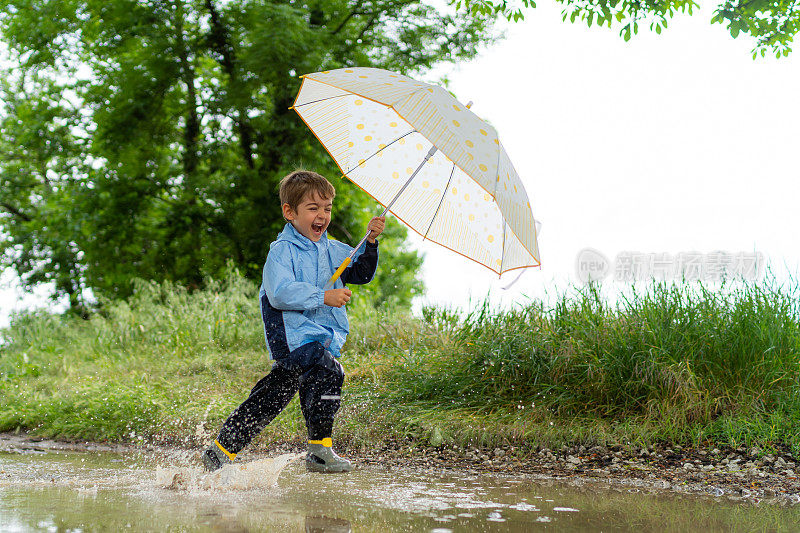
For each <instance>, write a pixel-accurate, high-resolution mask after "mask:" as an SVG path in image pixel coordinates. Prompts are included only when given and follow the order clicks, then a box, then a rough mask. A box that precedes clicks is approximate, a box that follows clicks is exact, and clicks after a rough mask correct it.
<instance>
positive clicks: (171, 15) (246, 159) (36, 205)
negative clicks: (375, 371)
mask: <svg viewBox="0 0 800 533" xmlns="http://www.w3.org/2000/svg"><path fill="white" fill-rule="evenodd" d="M0 13H2V14H0V38H1V39H2V40H3V41H4V43H5V44H6V45H7V46H8V54H9V58H10V60H11V62H12V63H15V64H17V65H18V66H17V67H15V68H13V69H8V68H7V69H5V72H4V73H3V80H2V83H0V95H2V107H0V187H1V189H0V190H1V191H2V196H1V197H0V235H4V236H5V240H4V241H3V243H2V244H0V255H1V256H2V257H1V258H0V266H2V267H4V268H5V267H11V268H13V269H15V270H16V272H17V273H18V274H19V275H20V277H21V279H22V281H23V283H24V284H25V285H26V286H27V287H32V286H33V285H35V284H37V283H40V282H44V281H50V282H54V284H55V288H56V296H61V295H68V296H69V300H70V303H71V305H72V307H73V308H82V307H83V305H84V304H85V302H84V297H85V291H84V290H85V289H86V288H90V289H92V291H93V292H94V293H95V294H96V295H103V296H105V297H110V298H115V297H125V296H127V295H129V294H130V292H131V290H132V287H131V283H130V282H131V280H132V278H135V277H138V278H145V279H154V280H171V281H175V282H179V283H182V284H184V285H186V286H189V287H194V286H199V285H200V284H201V283H202V281H203V279H204V277H205V276H212V277H215V276H219V275H222V273H223V272H224V271H225V268H226V264H227V263H228V261H229V260H232V261H233V262H234V264H235V265H236V266H237V267H239V269H240V270H241V271H243V272H244V273H245V274H246V275H247V276H248V277H250V278H252V279H260V275H261V267H262V265H263V262H264V258H265V256H266V252H267V244H268V243H269V242H270V241H271V240H273V239H274V237H275V235H276V234H277V233H278V231H279V230H280V228H281V227H282V226H283V224H284V221H283V219H282V217H281V214H280V206H279V205H278V202H277V199H276V198H277V196H276V193H277V182H278V180H279V179H280V178H281V177H282V176H284V175H285V174H287V173H288V172H290V171H291V170H293V169H294V168H296V167H297V166H299V165H302V166H305V167H306V168H311V169H314V170H317V171H319V172H322V173H323V174H325V175H326V176H329V177H331V178H332V179H331V181H333V182H334V185H335V186H336V188H337V192H338V194H337V199H336V202H335V206H334V210H335V212H334V222H333V223H332V226H331V228H330V233H331V234H332V235H333V236H334V237H336V238H338V239H340V240H343V241H345V242H353V241H354V240H357V238H358V237H359V236H360V234H361V233H362V231H363V227H364V225H365V224H366V221H367V220H368V219H369V217H370V216H372V215H373V214H374V213H375V211H376V206H375V205H374V203H373V202H372V201H371V200H369V199H368V198H367V197H366V195H364V194H363V193H361V192H360V191H359V190H358V189H357V188H356V187H355V186H353V185H351V184H350V183H349V182H347V181H345V180H343V179H341V178H339V175H340V174H339V171H338V169H336V167H335V166H334V164H333V162H332V160H331V159H330V158H329V157H328V156H327V154H326V153H325V152H324V150H323V148H322V147H321V146H320V144H319V143H318V142H317V141H316V139H315V138H314V137H313V135H311V134H310V132H309V131H308V130H307V128H306V127H305V125H304V124H303V123H302V121H301V120H299V119H298V117H296V116H295V113H294V111H291V110H290V109H289V108H290V106H291V105H292V102H293V98H294V95H295V93H296V92H297V90H298V88H299V79H298V74H302V73H306V72H314V71H319V70H323V69H333V68H339V67H344V66H353V65H358V66H376V67H382V68H387V69H391V70H395V71H399V72H404V73H422V72H425V71H426V70H428V69H430V68H431V67H433V66H434V65H436V64H438V63H441V62H446V61H456V60H459V59H465V58H469V57H472V56H474V55H475V54H476V53H477V49H478V46H479V45H480V44H482V43H487V42H491V41H492V40H493V39H494V36H493V34H492V20H493V17H492V16H491V15H484V14H477V15H470V14H467V13H463V12H462V13H457V12H453V13H442V12H440V11H438V10H437V9H435V8H433V7H431V6H429V5H426V4H424V3H422V2H421V1H420V0H313V1H311V2H307V3H300V2H296V1H295V0H285V1H284V0H230V1H226V2H221V1H219V0H0ZM404 231H405V230H402V229H400V228H398V229H397V230H393V231H392V232H391V235H390V236H389V237H388V238H387V239H385V240H386V241H387V244H392V243H394V246H386V247H383V248H382V254H383V255H382V257H383V259H384V263H383V264H384V265H388V268H384V269H381V274H380V276H382V277H383V278H384V279H383V281H381V279H379V283H378V284H377V285H378V286H380V287H384V288H386V290H389V289H390V288H392V286H393V283H392V282H391V281H390V280H388V279H386V277H387V276H391V277H392V278H399V279H403V280H405V284H404V285H402V286H400V287H398V288H397V289H392V290H394V291H395V293H394V294H393V295H389V294H377V295H375V298H376V299H377V300H386V299H389V297H390V296H392V299H394V300H395V301H398V302H399V303H406V304H407V303H408V302H409V301H410V298H411V297H412V296H413V294H414V292H415V291H418V290H419V289H420V287H421V284H420V282H419V280H418V279H417V278H416V277H415V274H414V272H416V270H417V269H418V267H419V266H420V263H421V259H420V258H419V257H418V256H417V255H416V254H413V253H412V254H409V253H407V252H404V251H403V250H402V242H403V240H404V237H405V233H404ZM392 269H394V270H395V272H394V273H393V274H392V273H391V270H392ZM409 273H410V275H409Z"/></svg>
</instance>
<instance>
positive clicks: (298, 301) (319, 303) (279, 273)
mask: <svg viewBox="0 0 800 533" xmlns="http://www.w3.org/2000/svg"><path fill="white" fill-rule="evenodd" d="M263 278H264V279H263V282H264V290H265V291H266V293H267V298H268V299H269V303H270V304H272V307H274V308H275V309H281V310H284V311H307V310H310V309H318V308H320V307H323V306H324V305H325V292H324V291H323V290H322V289H320V288H319V287H317V286H315V285H312V284H311V283H305V282H302V281H297V279H296V277H295V274H294V267H293V265H292V256H291V255H290V252H289V249H288V245H287V244H280V243H279V244H278V245H276V246H273V247H272V249H270V251H269V253H268V254H267V262H266V264H265V265H264V276H263Z"/></svg>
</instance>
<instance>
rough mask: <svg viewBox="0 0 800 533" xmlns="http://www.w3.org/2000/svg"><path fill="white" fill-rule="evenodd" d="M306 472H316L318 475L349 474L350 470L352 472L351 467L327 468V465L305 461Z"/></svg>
mask: <svg viewBox="0 0 800 533" xmlns="http://www.w3.org/2000/svg"><path fill="white" fill-rule="evenodd" d="M306 470H307V471H308V472H317V473H320V474H343V473H345V472H350V471H351V470H353V467H352V466H350V467H336V466H327V465H321V464H319V463H312V462H311V461H306Z"/></svg>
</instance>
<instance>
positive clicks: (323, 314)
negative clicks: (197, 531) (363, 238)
mask: <svg viewBox="0 0 800 533" xmlns="http://www.w3.org/2000/svg"><path fill="white" fill-rule="evenodd" d="M279 194H280V201H281V207H282V210H283V217H284V218H285V219H286V221H287V224H286V226H285V227H284V228H283V231H282V232H281V233H280V235H278V238H277V240H275V242H273V243H272V244H271V245H270V250H269V253H268V254H267V261H266V263H265V264H264V276H263V282H262V284H261V290H260V291H259V297H260V299H261V317H262V319H263V320H264V331H265V337H266V340H267V348H268V349H269V352H270V355H271V356H272V358H273V359H274V360H275V363H274V365H273V367H272V370H271V371H270V373H269V374H267V376H266V377H264V378H263V379H261V380H260V381H259V382H258V383H256V385H255V387H253V390H252V391H251V392H250V396H249V397H248V398H247V399H246V400H245V401H244V402H242V404H241V405H240V406H239V407H237V408H236V409H235V410H234V411H233V413H231V415H230V416H229V417H228V419H227V420H226V421H225V423H224V424H223V425H222V429H221V430H220V432H219V436H218V437H217V439H216V440H215V441H214V443H213V444H211V446H210V447H209V448H208V449H207V450H205V452H203V463H204V464H205V467H206V469H208V470H211V471H213V470H217V469H218V468H220V467H222V466H224V465H225V464H229V463H231V462H232V461H233V459H234V457H236V454H237V453H238V452H239V451H240V450H241V449H242V448H244V447H245V446H246V445H247V444H248V443H249V442H250V441H251V440H252V439H253V437H255V436H256V435H257V434H258V433H259V432H260V431H261V430H262V429H264V427H265V426H266V425H267V424H269V423H270V422H271V421H272V419H274V418H275V417H276V416H277V415H278V413H280V412H281V411H282V410H283V409H284V408H285V407H286V405H287V404H288V403H289V401H290V400H291V399H292V398H293V397H294V395H295V393H296V392H298V391H299V392H300V406H301V408H302V411H303V417H304V418H305V420H306V427H307V428H308V454H307V455H306V467H307V469H308V470H311V471H315V472H349V471H350V470H352V465H351V464H350V461H348V460H346V459H343V458H341V457H339V456H338V455H336V453H334V451H333V449H332V441H331V432H332V429H333V417H334V415H335V414H336V411H337V410H338V409H339V404H340V402H341V391H342V383H343V382H344V370H343V369H342V365H341V364H340V363H339V361H338V360H337V359H338V357H339V355H340V350H341V348H342V345H343V344H344V341H345V339H346V338H347V332H348V331H349V326H348V322H347V311H346V310H345V308H344V305H345V304H347V303H348V302H349V301H350V297H351V295H352V293H351V292H350V289H347V288H345V286H344V284H345V283H355V284H364V283H368V282H369V281H371V280H372V278H373V277H374V276H375V270H376V268H377V266H378V242H377V241H376V240H375V239H376V238H377V237H378V235H380V234H381V233H382V232H383V228H384V223H385V218H384V217H375V218H373V219H372V220H371V221H370V223H369V225H368V226H367V229H368V230H369V231H370V233H369V236H368V238H367V242H366V243H365V244H364V246H363V247H362V249H361V250H359V253H358V254H357V255H356V256H355V258H354V261H353V262H352V263H351V264H350V266H349V267H348V268H347V269H345V271H344V272H343V273H342V276H341V277H340V278H339V280H337V281H336V283H335V284H334V286H333V288H332V289H330V290H327V291H323V290H322V288H323V287H324V286H325V284H326V283H327V282H328V280H329V279H330V277H331V275H332V274H333V272H334V271H335V270H336V268H337V267H338V266H339V265H340V264H341V263H342V261H343V260H344V259H345V258H346V257H347V256H348V255H349V254H350V252H351V251H352V250H353V249H352V248H351V247H350V246H347V245H346V244H343V243H341V242H338V241H335V240H332V239H328V234H327V232H326V230H327V228H328V225H329V224H330V221H331V207H332V206H333V197H334V196H335V194H336V191H335V189H334V188H333V185H331V184H330V182H329V181H328V180H326V179H325V178H324V177H322V176H320V175H319V174H317V173H315V172H308V171H304V170H297V171H295V172H292V173H291V174H289V175H288V176H286V177H285V178H283V179H282V180H281V183H280V192H279Z"/></svg>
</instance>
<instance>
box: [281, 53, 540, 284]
mask: <svg viewBox="0 0 800 533" xmlns="http://www.w3.org/2000/svg"><path fill="white" fill-rule="evenodd" d="M476 105H477V104H476ZM295 110H296V111H297V113H298V114H299V115H300V117H301V118H302V119H303V120H304V121H305V122H306V124H307V125H308V126H309V127H310V128H311V130H312V131H313V133H314V134H315V135H316V136H317V138H318V139H319V140H320V141H321V142H322V144H323V145H324V146H325V148H326V149H327V150H328V152H329V153H330V154H331V156H332V157H333V158H334V160H336V162H337V164H338V165H339V167H340V168H341V169H342V172H343V173H346V174H347V177H348V178H349V179H351V180H352V181H353V182H354V183H356V184H357V185H358V186H359V187H361V188H362V189H364V190H365V191H367V193H369V194H370V195H371V196H373V197H374V198H375V199H376V200H378V201H379V202H380V203H382V204H383V205H386V204H387V203H388V202H389V201H391V199H392V197H393V196H394V195H395V194H396V193H397V191H399V190H400V188H401V187H402V186H403V184H404V183H405V182H406V180H407V178H408V176H410V175H411V174H412V173H413V172H414V170H415V169H416V168H417V167H418V166H419V165H420V163H421V162H422V159H423V156H424V154H425V153H427V152H428V150H429V149H430V147H431V142H433V143H435V144H436V147H437V148H438V151H437V152H436V153H435V155H434V156H433V158H432V159H431V160H430V161H429V162H428V164H426V165H423V166H422V167H421V169H420V170H419V173H418V174H417V176H416V177H415V178H414V180H412V181H411V183H410V184H409V186H408V188H407V189H406V190H405V191H404V193H403V194H402V195H401V196H400V198H399V199H398V201H397V203H395V204H394V205H393V207H392V212H393V213H394V214H395V215H396V216H397V217H398V218H400V219H401V220H403V222H405V223H406V224H407V225H408V226H409V227H411V228H412V229H413V230H415V231H416V232H417V233H419V234H420V235H423V236H424V237H426V238H427V239H429V240H432V241H434V242H437V243H439V244H441V245H443V246H445V247H447V248H449V249H451V250H453V251H456V252H457V253H459V254H462V255H465V256H467V257H469V258H470V259H473V260H475V261H477V262H479V263H481V264H483V265H485V266H486V267H488V268H490V269H492V270H494V271H495V272H498V273H502V272H506V271H508V270H511V269H513V268H518V267H524V266H533V265H537V264H538V263H539V260H538V253H539V252H538V247H537V243H536V235H535V225H534V220H533V215H532V213H531V208H530V202H529V199H528V197H527V194H526V192H525V188H524V187H523V186H522V183H521V181H520V180H519V177H518V176H517V173H516V171H515V170H514V167H513V165H511V162H510V160H509V158H508V155H507V154H506V153H505V150H504V149H503V146H502V143H500V141H499V137H498V135H497V132H496V131H495V129H494V128H493V127H492V126H491V125H490V124H488V123H487V122H484V121H483V120H481V119H480V118H479V117H478V116H477V115H475V114H474V113H473V112H472V110H471V109H467V108H466V107H465V106H463V105H461V104H460V103H459V102H458V101H456V100H455V99H454V98H453V97H452V95H450V94H449V93H448V92H447V91H445V90H443V89H441V88H440V87H437V86H434V85H429V84H426V83H422V82H418V81H416V80H414V79H412V78H409V77H407V76H402V75H398V74H393V73H388V72H386V71H383V70H380V69H367V68H349V69H339V70H332V71H327V72H320V73H315V74H309V75H307V76H305V77H304V80H303V85H302V88H301V91H300V93H299V94H298V97H297V100H296V101H295ZM414 130H416V132H415V131H414ZM401 137H402V138H401Z"/></svg>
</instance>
